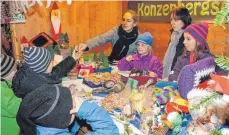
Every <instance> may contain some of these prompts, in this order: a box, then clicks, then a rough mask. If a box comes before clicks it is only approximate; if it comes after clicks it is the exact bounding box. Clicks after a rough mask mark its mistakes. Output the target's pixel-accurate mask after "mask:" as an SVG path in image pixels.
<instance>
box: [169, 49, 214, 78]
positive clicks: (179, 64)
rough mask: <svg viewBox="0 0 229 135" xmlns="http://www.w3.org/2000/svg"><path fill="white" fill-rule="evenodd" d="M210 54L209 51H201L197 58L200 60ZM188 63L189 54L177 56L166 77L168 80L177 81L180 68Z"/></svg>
mask: <svg viewBox="0 0 229 135" xmlns="http://www.w3.org/2000/svg"><path fill="white" fill-rule="evenodd" d="M210 56H212V55H211V54H210V53H208V52H206V53H202V54H201V55H200V56H199V59H198V60H202V59H205V58H207V57H210ZM188 64H189V55H181V56H179V57H178V59H177V62H176V64H175V66H174V68H173V69H172V71H171V72H170V75H169V77H168V79H169V81H177V79H178V75H179V73H180V71H181V69H182V68H183V67H184V66H186V65H188Z"/></svg>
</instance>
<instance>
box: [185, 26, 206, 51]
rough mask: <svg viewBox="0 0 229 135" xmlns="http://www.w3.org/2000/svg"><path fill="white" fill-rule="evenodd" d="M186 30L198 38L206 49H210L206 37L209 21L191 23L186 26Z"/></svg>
mask: <svg viewBox="0 0 229 135" xmlns="http://www.w3.org/2000/svg"><path fill="white" fill-rule="evenodd" d="M184 32H187V33H189V34H190V35H191V36H192V37H193V38H194V39H195V40H197V41H198V42H199V43H200V44H201V45H202V46H203V47H204V48H205V50H209V47H208V44H207V42H206V38H207V35H208V23H205V22H204V23H198V24H191V25H189V26H188V27H187V28H185V30H184Z"/></svg>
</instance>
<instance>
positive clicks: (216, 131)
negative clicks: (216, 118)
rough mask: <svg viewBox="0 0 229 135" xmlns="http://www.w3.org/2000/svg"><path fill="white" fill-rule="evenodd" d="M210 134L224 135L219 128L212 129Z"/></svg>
mask: <svg viewBox="0 0 229 135" xmlns="http://www.w3.org/2000/svg"><path fill="white" fill-rule="evenodd" d="M210 135H223V134H222V133H221V131H219V130H218V129H214V130H212V131H211V133H210Z"/></svg>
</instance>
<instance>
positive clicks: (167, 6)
mask: <svg viewBox="0 0 229 135" xmlns="http://www.w3.org/2000/svg"><path fill="white" fill-rule="evenodd" d="M225 4H226V2H225V1H216V0H208V1H181V0H177V1H129V2H128V9H132V10H134V11H136V12H137V14H138V15H139V19H140V22H169V21H170V11H171V10H172V9H174V8H177V7H186V8H187V9H188V10H189V12H190V15H191V16H192V20H193V21H194V22H198V21H207V22H213V20H214V17H215V15H216V14H217V12H218V11H220V9H221V8H223V7H224V5H225Z"/></svg>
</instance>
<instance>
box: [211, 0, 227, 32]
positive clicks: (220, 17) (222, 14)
mask: <svg viewBox="0 0 229 135" xmlns="http://www.w3.org/2000/svg"><path fill="white" fill-rule="evenodd" d="M225 22H227V23H229V0H227V2H226V4H225V6H224V8H222V9H221V10H220V11H219V12H218V13H217V15H216V16H215V19H214V25H215V26H222V27H223V28H224V29H225V27H224V26H223V23H225Z"/></svg>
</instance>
